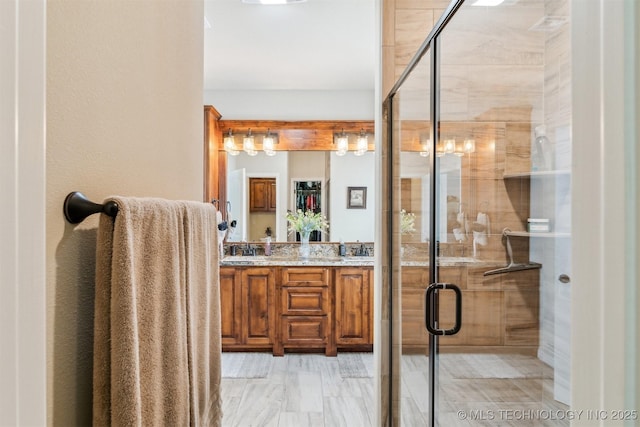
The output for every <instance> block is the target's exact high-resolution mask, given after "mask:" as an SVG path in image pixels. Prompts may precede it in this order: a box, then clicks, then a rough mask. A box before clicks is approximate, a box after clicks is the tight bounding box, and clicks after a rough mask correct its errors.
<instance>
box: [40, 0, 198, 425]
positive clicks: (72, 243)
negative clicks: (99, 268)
mask: <svg viewBox="0 0 640 427" xmlns="http://www.w3.org/2000/svg"><path fill="white" fill-rule="evenodd" d="M203 16H204V13H203V3H202V1H201V0H198V1H176V0H172V1H148V0H136V1H117V2H107V1H69V0H51V1H49V2H48V3H47V174H46V180H47V218H46V227H47V324H48V328H47V337H48V339H47V350H48V354H47V360H48V362H47V363H48V366H47V372H48V374H47V375H48V390H47V396H48V423H49V425H57V426H73V425H88V424H89V423H90V420H91V375H92V367H91V365H92V340H93V297H94V291H93V286H94V283H93V281H94V265H95V259H94V252H95V236H96V225H97V219H98V218H97V215H96V216H94V217H91V218H89V219H87V220H86V221H85V222H84V223H83V224H81V225H79V226H75V227H74V226H72V225H70V224H67V223H66V222H65V221H64V219H63V216H62V202H63V200H64V197H65V196H66V194H67V193H68V192H70V191H72V190H80V191H82V192H83V193H84V194H85V195H87V196H88V197H89V198H90V199H92V200H94V201H101V200H102V199H104V198H105V197H108V196H110V195H114V194H119V195H125V196H157V197H164V198H170V199H190V200H201V198H202V194H203V192H202V186H203V171H202V164H203V158H202V151H203V143H202V140H203V134H202V129H203V113H202V105H203V104H202V81H203V76H202V73H203V62H202V61H203Z"/></svg>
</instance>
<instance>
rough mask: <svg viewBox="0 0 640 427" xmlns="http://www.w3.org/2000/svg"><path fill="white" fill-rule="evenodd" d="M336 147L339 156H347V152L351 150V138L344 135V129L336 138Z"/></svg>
mask: <svg viewBox="0 0 640 427" xmlns="http://www.w3.org/2000/svg"><path fill="white" fill-rule="evenodd" d="M336 146H337V148H338V150H337V151H336V155H337V156H344V155H345V154H347V151H348V150H349V137H348V136H347V134H346V133H344V129H342V133H340V134H338V135H337V136H336Z"/></svg>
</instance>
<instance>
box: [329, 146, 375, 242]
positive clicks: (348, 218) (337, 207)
mask: <svg viewBox="0 0 640 427" xmlns="http://www.w3.org/2000/svg"><path fill="white" fill-rule="evenodd" d="M375 159H376V156H375V154H374V153H373V152H369V153H366V154H365V155H363V156H355V155H354V154H353V153H351V152H349V153H347V154H346V155H344V156H337V155H336V154H335V153H331V173H330V176H331V184H330V185H331V194H330V199H331V200H330V202H329V205H330V215H329V218H330V224H329V227H330V230H331V240H332V241H339V240H340V239H344V240H345V241H349V242H355V241H357V240H359V241H361V242H372V241H373V240H374V236H375V234H374V233H375V217H376V214H375V213H376V194H377V190H376V188H375V183H376V176H375V172H374V171H375ZM347 187H367V208H366V209H347Z"/></svg>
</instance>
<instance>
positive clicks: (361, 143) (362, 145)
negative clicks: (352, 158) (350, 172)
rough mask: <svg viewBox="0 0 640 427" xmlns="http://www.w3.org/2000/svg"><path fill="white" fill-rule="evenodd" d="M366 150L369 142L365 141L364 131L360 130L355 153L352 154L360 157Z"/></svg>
mask: <svg viewBox="0 0 640 427" xmlns="http://www.w3.org/2000/svg"><path fill="white" fill-rule="evenodd" d="M368 149H369V141H368V140H367V134H366V133H364V129H360V135H358V141H357V143H356V151H355V152H354V153H353V154H355V155H356V156H362V155H363V154H364V153H366V152H367V150H368Z"/></svg>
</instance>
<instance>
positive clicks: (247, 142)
mask: <svg viewBox="0 0 640 427" xmlns="http://www.w3.org/2000/svg"><path fill="white" fill-rule="evenodd" d="M242 149H243V150H244V152H245V153H247V154H248V155H250V156H255V155H256V154H258V151H257V150H256V144H255V140H254V138H253V135H251V129H249V132H248V133H247V134H246V135H245V136H244V138H243V139H242Z"/></svg>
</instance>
